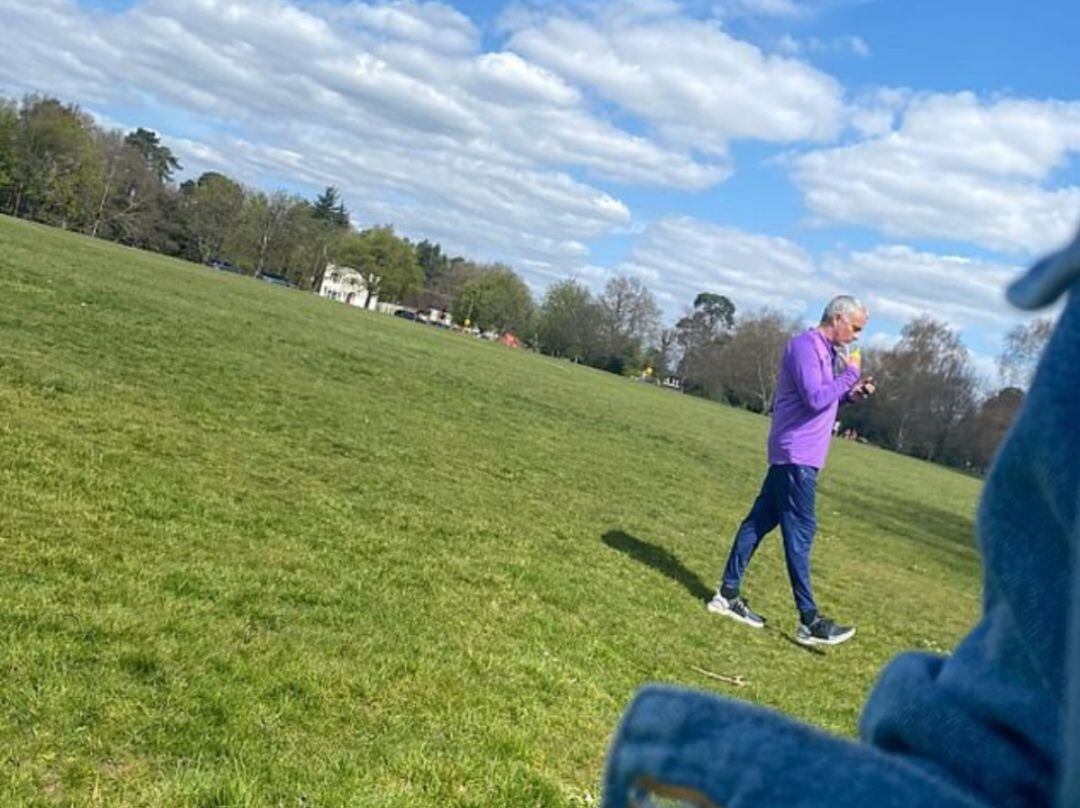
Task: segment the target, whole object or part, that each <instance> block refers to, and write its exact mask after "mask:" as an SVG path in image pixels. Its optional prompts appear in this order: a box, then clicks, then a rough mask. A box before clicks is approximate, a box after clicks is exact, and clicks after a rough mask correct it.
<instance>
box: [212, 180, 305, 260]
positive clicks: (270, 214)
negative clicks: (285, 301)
mask: <svg viewBox="0 0 1080 808" xmlns="http://www.w3.org/2000/svg"><path fill="white" fill-rule="evenodd" d="M310 219H311V205H309V204H308V203H307V202H306V201H305V200H303V199H301V198H300V197H298V196H296V195H294V194H288V193H286V192H285V191H275V192H274V193H272V194H270V195H269V196H267V195H266V194H264V193H263V192H262V191H248V192H247V193H245V196H244V207H243V210H242V211H241V213H240V217H239V219H238V220H237V223H236V226H235V227H234V228H233V229H232V231H231V232H230V234H229V238H228V241H227V242H226V245H225V252H226V253H227V254H228V255H229V257H230V258H232V259H233V260H234V261H235V262H236V263H238V264H240V265H241V266H245V267H249V268H250V269H251V270H252V274H254V275H255V277H257V278H258V277H261V276H262V275H263V273H266V272H272V273H275V274H282V275H289V274H293V273H291V272H290V270H291V269H292V268H293V266H294V263H295V261H296V252H297V247H298V245H299V244H300V243H301V241H302V239H303V237H304V225H305V223H306V222H307V221H308V220H310Z"/></svg>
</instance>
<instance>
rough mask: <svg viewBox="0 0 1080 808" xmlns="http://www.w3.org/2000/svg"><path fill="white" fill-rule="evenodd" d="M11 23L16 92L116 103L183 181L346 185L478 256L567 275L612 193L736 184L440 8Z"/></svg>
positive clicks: (266, 10) (238, 6)
mask: <svg viewBox="0 0 1080 808" xmlns="http://www.w3.org/2000/svg"><path fill="white" fill-rule="evenodd" d="M643 7H644V6H643ZM639 11H640V10H639ZM654 11H658V12H660V13H663V14H668V13H670V11H671V7H670V6H667V5H663V4H661V6H657V7H655V8H654ZM0 25H2V26H3V27H4V29H5V36H10V37H12V38H13V39H17V40H18V41H19V42H20V43H21V46H20V48H19V49H17V50H16V49H9V48H5V49H0V90H3V91H4V92H5V93H7V94H9V95H18V94H21V93H22V92H25V91H33V90H39V91H45V92H49V93H52V94H56V95H58V96H60V97H61V98H63V99H65V100H73V101H77V102H79V103H83V104H87V105H89V106H90V107H91V108H93V109H95V110H108V109H109V108H110V107H113V108H121V109H124V110H125V112H124V114H123V116H122V117H124V118H126V119H127V120H129V121H135V123H137V124H139V125H154V126H155V128H157V129H159V131H160V133H161V134H162V136H163V138H164V139H165V141H166V142H167V143H168V144H169V145H170V146H171V147H172V148H174V149H175V150H176V152H177V153H178V154H179V155H180V156H181V158H182V161H183V162H184V164H185V169H186V170H187V171H189V172H190V171H193V170H199V169H213V170H224V171H226V172H228V173H230V174H233V175H234V176H236V177H237V178H238V179H241V180H243V181H246V182H251V183H254V184H258V185H260V186H268V185H272V184H273V183H275V182H286V183H290V184H296V183H303V184H307V185H309V186H315V187H319V186H323V185H326V184H334V185H337V186H338V187H340V188H342V189H343V190H344V192H345V194H346V203H347V204H348V205H349V207H350V209H351V210H353V211H354V213H355V214H356V218H357V221H358V223H361V224H364V223H367V222H370V221H393V223H394V224H395V225H397V226H398V227H399V229H400V230H402V231H403V232H405V233H407V234H409V235H414V236H416V237H431V238H440V239H445V242H444V243H446V244H447V245H448V246H451V245H452V246H453V247H454V248H455V249H458V250H460V251H462V252H467V253H468V254H470V255H477V256H481V255H487V256H490V257H492V258H496V257H497V258H501V259H502V260H507V261H511V262H513V261H515V260H518V259H520V260H521V261H523V262H533V263H536V264H538V265H539V264H544V263H546V264H547V265H549V266H551V267H553V268H555V267H562V268H565V269H570V268H572V267H573V266H576V265H578V264H580V263H581V262H582V261H583V260H584V259H585V257H586V253H587V248H586V242H587V241H588V240H589V239H592V238H595V237H597V236H600V235H603V234H605V233H607V232H611V231H612V230H615V229H619V228H625V227H626V226H628V225H629V224H630V216H629V211H628V210H627V208H626V205H625V204H624V203H622V202H621V201H619V200H618V199H616V198H615V197H613V196H612V195H611V194H609V193H607V192H605V191H603V190H601V189H600V188H599V187H598V186H599V181H600V180H605V179H607V180H616V181H619V182H624V183H645V184H653V185H659V186H667V187H675V188H688V189H701V188H706V187H708V186H710V185H712V184H714V183H717V182H719V181H721V180H723V179H724V178H725V177H726V176H727V175H728V173H729V168H728V167H727V166H726V165H725V164H724V163H723V162H722V161H715V160H714V161H702V160H699V159H697V158H696V157H695V156H693V154H692V153H691V151H690V150H689V149H688V148H684V147H681V146H671V145H670V144H665V143H662V142H658V141H657V140H655V139H652V138H649V137H646V136H643V135H640V134H637V133H634V132H630V131H627V130H625V129H622V128H619V127H618V126H616V125H615V124H613V123H611V122H610V121H609V120H608V119H607V118H606V116H604V115H602V114H597V113H596V112H594V111H593V110H592V109H590V106H589V102H588V100H587V98H586V96H585V94H583V92H582V90H581V89H580V88H579V87H578V86H575V84H574V83H573V81H572V77H570V78H568V77H566V76H562V75H559V73H558V72H557V71H554V70H552V69H551V68H550V67H548V66H545V65H542V64H539V63H536V62H534V61H530V60H528V59H527V58H526V57H525V56H523V55H522V54H520V53H514V52H511V51H497V52H483V51H482V50H481V47H480V35H479V32H478V31H477V29H476V28H475V26H474V25H473V24H472V23H471V22H470V21H469V19H468V18H467V17H465V16H464V15H462V14H461V13H460V12H458V11H456V10H455V9H453V8H451V7H450V6H448V5H445V4H441V3H418V2H397V3H393V4H365V3H350V4H347V5H344V6H340V5H334V4H304V5H300V4H293V3H289V2H285V0H271V2H256V0H233V1H232V2H225V0H170V2H165V0H143V2H136V3H135V4H134V5H133V6H132V7H131V8H129V9H128V10H125V11H121V12H115V13H109V12H96V13H93V14H90V13H85V12H83V11H81V10H80V9H79V7H78V6H77V5H76V4H75V3H74V2H72V0H42V1H41V2H37V3H34V4H28V3H19V2H13V1H12V0H0ZM130 43H138V47H130ZM147 108H149V109H152V110H154V111H155V112H156V113H157V114H159V115H160V116H161V117H160V120H159V122H158V123H156V124H149V122H148V121H147V120H145V119H144V118H141V117H140V114H139V110H140V109H147ZM114 114H115V113H114ZM571 174H576V178H575V179H571V176H570V175H571ZM553 271H554V270H553Z"/></svg>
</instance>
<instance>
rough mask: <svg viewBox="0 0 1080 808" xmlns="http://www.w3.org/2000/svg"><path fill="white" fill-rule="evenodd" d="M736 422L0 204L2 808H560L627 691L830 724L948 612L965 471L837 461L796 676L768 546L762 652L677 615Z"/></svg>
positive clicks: (692, 598)
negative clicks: (644, 687)
mask: <svg viewBox="0 0 1080 808" xmlns="http://www.w3.org/2000/svg"><path fill="white" fill-rule="evenodd" d="M766 426H767V422H766V420H765V419H763V418H761V417H759V416H755V415H751V414H748V413H744V412H739V411H736V410H732V409H728V408H725V407H722V406H718V405H716V404H711V403H708V402H705V401H701V400H697V399H693V398H690V397H687V396H681V395H678V394H674V393H671V392H668V391H664V390H659V389H655V388H649V387H646V386H643V385H638V384H634V383H631V382H629V381H627V380H625V379H620V378H617V377H614V376H611V375H607V374H603V373H600V372H596V371H592V370H589V369H586V368H582V367H577V366H573V365H570V364H568V363H565V362H561V361H555V360H551V359H547V358H544V357H540V356H536V355H533V354H530V353H527V352H524V351H516V350H512V349H508V348H505V347H503V346H501V345H496V344H489V343H482V342H479V341H477V340H474V339H471V338H468V337H465V336H461V335H456V334H452V333H449V332H443V331H436V330H434V329H430V328H427V327H423V326H419V325H416V324H413V323H409V322H405V321H400V320H397V319H395V318H390V317H384V316H380V315H375V314H372V313H368V312H363V311H358V310H355V309H350V308H348V307H345V306H343V305H340V304H337V303H333V302H330V301H325V300H321V299H318V298H316V297H314V296H312V295H308V294H305V293H301V292H296V291H292V290H288V289H284V288H279V287H273V286H270V285H268V284H262V283H258V282H255V281H253V280H251V279H248V278H242V277H237V276H233V275H226V274H221V273H217V272H214V271H213V270H209V269H206V268H203V267H199V266H194V265H191V264H186V263H182V262H178V261H173V260H169V259H166V258H162V257H160V256H155V255H151V254H147V253H142V252H137V251H133V250H127V249H124V248H119V247H117V246H115V245H110V244H107V243H103V242H99V241H93V240H88V239H84V238H81V237H77V236H72V235H69V234H64V233H59V232H56V231H53V230H49V229H46V228H42V227H39V226H35V225H31V224H27V223H24V222H19V221H14V220H11V219H8V218H0V603H2V604H3V609H2V610H0V630H2V635H0V636H2V640H0V676H2V677H3V683H4V684H3V687H2V688H0V747H2V748H3V749H4V750H5V752H4V755H5V770H6V774H7V776H6V777H5V778H4V780H3V781H2V782H0V803H2V804H5V805H16V804H18V805H67V804H71V805H170V806H171V805H191V806H207V807H208V806H227V805H228V806H231V805H244V806H247V805H251V806H256V805H258V806H262V805H268V806H269V805H281V806H300V805H303V806H332V805H354V806H431V805H440V806H485V805H489V806H505V805H586V804H589V803H590V801H591V798H592V797H595V795H596V793H597V783H598V782H599V778H600V773H601V766H602V762H603V757H604V752H605V748H606V744H607V742H608V739H609V737H610V734H611V732H612V729H613V727H614V725H615V722H616V720H617V718H618V716H619V714H620V712H621V710H622V708H623V707H624V706H625V704H626V702H627V701H628V699H629V698H630V696H631V695H632V693H633V692H634V690H635V689H636V688H637V687H638V686H639V685H640V684H642V683H644V682H648V681H658V680H659V681H666V682H675V683H682V684H685V685H689V686H694V687H698V688H703V689H708V690H714V691H717V692H723V693H725V694H728V695H737V696H738V697H740V698H745V699H749V700H753V701H755V702H757V703H760V704H764V705H769V706H772V707H776V708H779V709H781V710H784V711H785V712H788V713H790V714H793V715H795V716H796V717H798V718H801V719H804V720H807V721H811V722H813V723H815V724H817V725H820V726H822V727H825V728H827V729H829V730H832V731H836V732H839V733H844V734H853V733H854V732H855V725H856V720H857V716H858V712H859V709H860V705H861V704H862V702H863V700H864V698H865V696H866V693H867V691H868V690H869V689H870V687H871V686H872V684H873V681H874V679H875V676H876V674H877V672H878V670H879V669H880V667H881V666H882V664H883V663H884V662H885V661H886V660H887V659H888V658H889V657H890V656H892V655H893V654H895V653H896V652H897V651H899V650H901V649H904V648H910V647H916V648H928V649H934V650H943V649H947V648H948V647H950V645H951V644H952V643H954V641H955V640H956V639H957V638H958V637H959V636H960V635H962V634H963V633H964V632H965V630H966V629H967V627H968V626H969V625H970V623H971V621H972V620H973V619H974V617H975V615H976V614H977V611H978V597H979V580H978V576H979V562H978V557H977V553H976V551H975V549H974V546H973V541H972V513H973V509H974V505H975V501H976V498H977V495H978V483H977V481H975V480H972V479H969V478H967V477H964V476H962V475H959V474H956V473H953V472H950V471H948V470H945V469H942V468H939V467H935V466H931V465H928V464H924V463H921V462H918V461H915V460H912V459H908V458H904V457H900V456H897V455H893V454H889V453H886V452H883V451H880V450H877V449H875V448H873V447H869V446H865V445H858V444H851V443H848V442H840V443H838V444H837V445H836V446H834V448H833V452H832V457H831V458H830V463H829V466H828V468H827V469H826V470H825V472H824V474H823V477H822V482H821V487H820V489H819V521H820V525H821V526H820V534H819V538H818V542H817V545H816V547H815V556H814V574H815V586H816V593H817V595H818V599H819V601H820V603H821V604H822V606H823V608H824V609H826V610H827V612H828V613H829V614H831V615H834V616H836V617H837V618H839V619H841V620H850V621H853V622H855V623H856V624H857V625H858V628H859V633H858V635H857V637H856V638H855V640H854V641H852V642H851V643H849V644H847V645H845V646H842V647H840V648H837V649H832V650H830V651H829V652H828V653H827V654H826V653H809V652H807V651H806V650H804V649H802V648H800V647H798V646H796V645H794V644H793V643H792V641H791V635H792V632H793V629H794V621H795V612H794V607H793V606H792V604H791V596H790V592H789V589H788V584H787V577H786V574H785V572H784V565H783V555H782V551H781V548H780V542H779V540H778V537H773V538H770V539H769V540H768V542H767V543H766V544H765V545H763V547H762V549H761V551H760V553H759V557H758V558H757V559H756V560H755V564H754V566H753V567H752V569H751V571H750V574H749V577H748V580H747V582H746V592H747V594H748V596H749V597H750V598H751V600H752V602H753V604H754V606H755V608H756V609H757V610H758V611H761V612H763V613H764V614H766V615H767V616H768V617H770V618H772V626H771V627H770V628H769V629H767V630H766V631H764V632H753V631H751V630H748V629H744V628H742V627H740V626H738V625H735V624H733V623H730V622H728V621H725V620H723V619H722V618H718V617H715V616H710V615H708V614H707V613H706V612H705V610H704V608H703V605H704V604H703V599H704V598H706V597H707V596H708V594H709V592H710V590H711V589H712V587H713V585H714V583H715V579H716V577H717V575H718V573H719V570H720V567H721V566H722V564H723V561H724V558H725V556H726V553H727V550H728V546H729V542H730V539H731V535H732V533H733V531H734V529H735V527H736V525H737V523H738V522H739V520H740V519H741V517H742V516H743V514H744V512H745V510H746V509H747V507H748V506H749V504H750V501H751V499H752V497H753V495H754V494H755V493H756V490H757V486H758V484H759V482H760V479H761V476H762V474H763V473H764V458H763V443H764V435H765V429H766ZM694 668H702V669H706V670H709V671H713V672H716V673H719V674H724V675H728V676H736V675H737V676H741V677H743V678H744V679H745V680H746V681H747V682H748V684H747V685H746V686H745V687H742V688H732V687H730V686H727V685H724V684H723V683H721V682H717V681H715V680H711V679H708V678H706V677H704V676H702V675H701V674H700V673H698V672H696V671H695V670H694Z"/></svg>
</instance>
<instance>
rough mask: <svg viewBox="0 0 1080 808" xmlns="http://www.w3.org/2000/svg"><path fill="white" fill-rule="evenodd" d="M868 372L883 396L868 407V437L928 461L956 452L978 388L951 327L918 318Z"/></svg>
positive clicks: (962, 349) (865, 424) (966, 355)
mask: <svg viewBox="0 0 1080 808" xmlns="http://www.w3.org/2000/svg"><path fill="white" fill-rule="evenodd" d="M864 364H865V359H864ZM864 372H867V373H871V372H872V373H873V374H874V375H875V376H876V378H877V381H878V394H877V395H876V396H875V397H874V398H872V399H870V400H869V401H868V402H866V405H865V406H866V410H867V411H866V413H865V418H864V429H865V430H866V431H867V433H868V435H867V436H868V437H870V438H872V439H874V440H876V441H877V442H879V443H882V444H883V445H885V446H888V447H890V448H892V449H895V450H896V451H899V452H904V453H906V454H911V455H915V456H918V457H922V458H923V459H925V460H941V459H944V457H945V456H946V455H947V454H948V453H949V452H951V451H952V449H953V445H954V444H955V442H956V440H957V438H958V437H959V435H960V433H959V431H958V429H957V428H958V426H959V425H960V424H961V423H962V422H963V421H964V419H965V418H968V417H970V416H971V414H972V413H973V411H974V409H975V393H976V389H977V386H978V385H977V380H976V375H975V371H974V369H973V368H972V365H971V360H970V357H969V355H968V352H967V348H965V347H964V345H963V343H962V342H961V340H960V337H959V336H958V335H957V334H956V333H955V332H954V331H953V330H952V329H950V328H949V327H948V326H947V325H946V324H945V323H942V322H939V321H936V320H933V319H932V318H930V317H926V316H923V317H919V318H916V319H914V320H912V321H911V322H909V323H908V324H907V325H906V326H904V328H903V330H902V331H901V339H900V342H899V343H898V344H897V345H896V347H894V348H893V349H891V350H889V351H884V352H882V353H881V354H879V355H878V356H877V357H875V360H874V363H873V366H872V367H871V366H870V365H867V367H866V368H865V370H864ZM859 406H860V407H863V406H864V405H859Z"/></svg>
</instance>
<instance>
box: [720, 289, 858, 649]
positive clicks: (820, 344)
mask: <svg viewBox="0 0 1080 808" xmlns="http://www.w3.org/2000/svg"><path fill="white" fill-rule="evenodd" d="M869 316H870V315H869V312H868V311H867V309H866V307H865V306H864V305H863V304H862V303H860V302H859V301H858V300H856V299H855V298H853V297H850V296H849V295H839V296H837V297H834V298H833V299H832V300H830V301H829V304H828V305H827V306H826V307H825V311H824V313H823V314H822V315H821V322H820V323H819V324H818V325H817V326H815V327H814V328H811V329H809V330H807V331H805V332H803V333H802V334H799V335H798V336H796V337H794V338H793V339H791V341H789V342H788V344H787V346H786V347H785V348H784V354H783V357H782V359H781V361H780V375H779V377H778V379H777V383H776V397H775V403H774V405H773V414H772V426H771V428H770V430H769V442H768V454H769V470H768V473H767V474H766V475H765V481H764V482H763V483H762V485H761V492H760V493H759V494H758V497H757V500H756V501H755V502H754V506H753V507H752V508H751V509H750V513H749V515H748V516H747V517H746V519H745V520H744V521H743V523H742V525H741V526H740V527H739V530H738V532H737V533H736V534H735V541H734V544H733V545H732V548H731V553H730V555H729V556H728V560H727V565H726V566H725V567H724V574H723V577H722V578H721V580H720V587H719V589H718V590H717V593H716V596H715V597H714V598H713V599H712V600H711V601H710V602H709V605H708V609H709V611H710V612H714V613H716V614H722V615H725V616H727V617H731V618H733V619H734V620H738V621H739V622H741V623H745V624H746V625H748V626H752V627H754V628H762V627H763V626H764V625H765V619H764V618H763V617H761V615H759V614H757V613H755V612H754V611H753V610H752V609H751V608H750V605H749V604H748V603H747V601H746V599H745V598H744V597H742V595H741V594H740V592H739V587H740V585H741V584H742V578H743V575H744V574H745V572H746V568H747V566H748V565H749V563H750V559H751V558H752V557H753V555H754V551H755V550H757V548H758V545H760V544H761V540H762V539H763V538H765V536H766V534H768V533H769V532H770V531H772V530H773V528H775V527H776V526H777V525H779V526H780V531H781V533H782V534H783V537H784V557H785V560H786V561H787V570H788V577H789V578H790V580H791V590H792V592H793V594H794V596H795V607H796V609H798V612H799V626H798V629H797V630H796V633H795V639H796V640H797V641H798V642H800V643H802V644H804V645H836V644H837V643H841V642H844V641H845V640H848V639H850V638H851V637H852V636H853V635H854V634H855V629H854V628H852V627H850V626H842V625H839V624H837V623H836V622H834V621H833V620H830V619H829V618H828V617H825V616H824V615H823V614H821V613H819V612H818V607H817V603H816V602H815V601H814V595H813V592H812V590H811V588H810V550H811V548H812V547H813V544H814V533H815V531H816V529H817V520H816V518H815V516H814V494H815V491H816V489H817V475H818V471H820V469H821V468H822V466H824V465H825V456H826V455H827V454H828V452H829V441H830V438H831V437H832V430H833V425H834V424H835V423H836V411H837V409H838V407H839V406H840V402H841V400H844V399H852V400H853V399H858V398H862V397H864V396H867V395H870V394H871V393H873V391H874V386H873V380H872V379H861V361H862V360H861V358H860V355H859V353H858V351H852V352H851V353H850V354H849V352H848V347H849V346H850V345H851V343H852V342H854V341H855V340H857V339H858V338H859V333H860V332H861V331H862V330H863V329H864V328H865V327H866V321H867V320H868V319H869Z"/></svg>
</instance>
